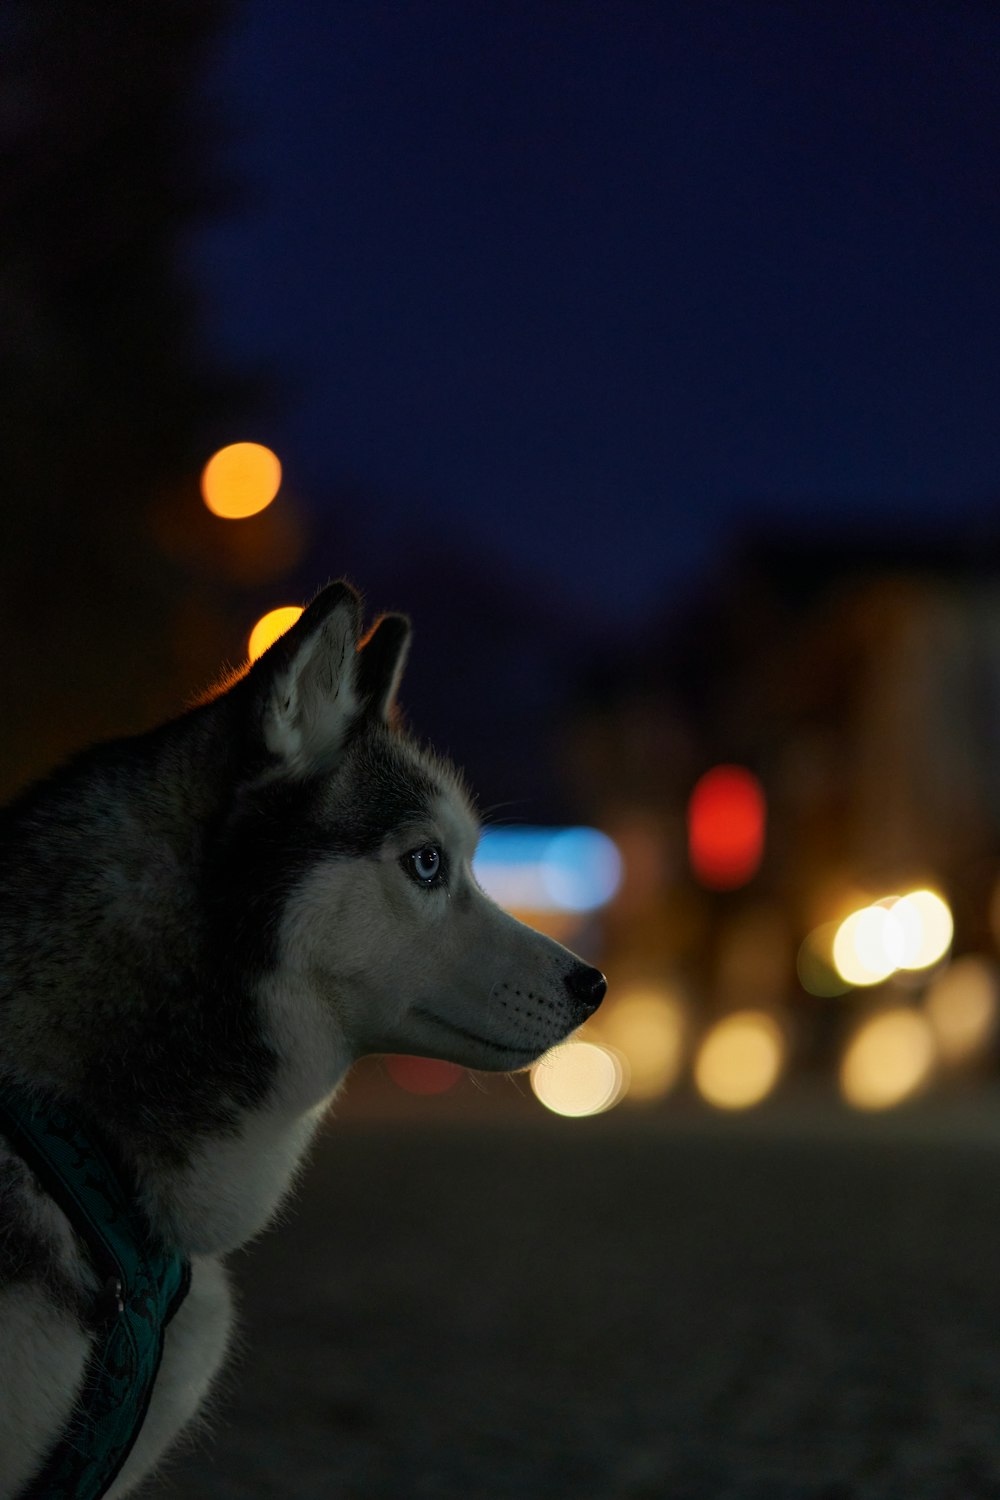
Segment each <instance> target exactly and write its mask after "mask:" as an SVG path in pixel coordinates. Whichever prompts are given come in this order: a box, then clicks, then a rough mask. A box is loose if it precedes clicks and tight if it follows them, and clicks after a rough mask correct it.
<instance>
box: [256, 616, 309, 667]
mask: <svg viewBox="0 0 1000 1500" xmlns="http://www.w3.org/2000/svg"><path fill="white" fill-rule="evenodd" d="M301 613H302V606H301V605H300V604H283V605H282V606H281V608H280V609H271V610H268V612H267V614H266V615H262V616H261V617H260V619H259V620H258V621H257V623H256V625H255V626H254V628H253V629H252V630H251V632H250V639H249V640H248V641H247V655H248V656H249V658H250V660H251V661H256V660H257V658H258V656H263V655H264V652H265V651H266V650H267V648H268V646H273V645H274V643H275V641H276V640H277V639H278V637H279V636H280V635H284V633H285V631H286V630H291V628H292V626H293V625H294V624H295V622H296V620H297V619H298V618H299V615H301Z"/></svg>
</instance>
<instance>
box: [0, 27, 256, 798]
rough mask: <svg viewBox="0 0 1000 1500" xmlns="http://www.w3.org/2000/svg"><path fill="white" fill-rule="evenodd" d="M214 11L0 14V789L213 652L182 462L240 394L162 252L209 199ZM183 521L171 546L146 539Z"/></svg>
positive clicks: (180, 272) (227, 601) (146, 704)
mask: <svg viewBox="0 0 1000 1500" xmlns="http://www.w3.org/2000/svg"><path fill="white" fill-rule="evenodd" d="M227 13H228V7H224V6H222V5H220V4H218V3H217V0H143V3H142V4H135V3H134V0H8V5H7V6H6V7H5V8H4V10H3V13H2V16H0V70H2V76H0V222H2V224H3V233H2V235H0V326H2V328H3V337H2V338H0V460H2V464H3V487H2V495H3V502H2V503H3V509H4V527H3V546H2V548H0V627H2V629H3V651H2V653H0V692H2V695H3V702H4V704H5V714H4V718H5V725H4V733H3V736H2V737H0V792H3V793H6V792H9V791H10V790H11V789H12V788H13V787H14V786H15V785H16V784H17V783H18V782H20V781H21V780H23V779H24V778H25V777H26V776H28V775H30V774H32V773H34V772H36V771H38V770H41V769H43V768H44V767H45V766H47V765H48V764H51V763H52V762H53V761H54V760H57V759H59V758H61V757H62V756H63V755H65V754H66V753H67V752H68V751H69V750H71V749H73V748H74V747H76V746H78V745H81V744H84V743H86V742H88V741H89V740H92V739H94V738H97V737H101V736H105V735H108V734H113V733H121V732H127V731H130V730H132V729H134V728H138V727H142V726H143V725H144V724H146V723H148V722H149V721H150V720H151V719H153V718H156V717H158V716H160V715H162V714H163V713H165V712H170V711H171V710H173V709H175V708H177V707H178V706H180V705H181V704H182V702H183V696H184V694H185V693H187V692H190V690H191V689H192V687H193V686H197V685H199V684H201V683H204V681H205V680H206V678H207V677H209V676H210V675H211V673H212V672H213V671H214V670H215V669H216V666H217V664H218V662H219V660H220V657H221V656H222V655H223V654H224V653H225V651H226V650H229V651H232V643H233V634H232V631H231V628H230V625H229V620H228V611H229V609H230V607H231V600H232V588H231V586H230V585H229V584H228V583H226V582H225V581H224V580H218V581H217V580H216V578H215V577H214V576H213V572H217V571H219V570H218V557H217V555H214V554H213V552H212V549H211V547H205V546H201V548H200V549H199V537H200V536H201V532H199V528H202V529H204V528H205V526H206V525H207V524H209V523H208V522H207V521H206V519H205V517H204V515H203V514H201V507H200V506H199V505H198V502H197V488H196V487H197V474H198V470H199V468H200V465H201V463H202V462H203V460H204V457H205V456H206V453H207V452H209V451H210V449H211V445H212V444H213V443H214V442H215V441H216V440H217V439H218V438H219V437H220V436H221V435H222V434H223V433H225V432H227V431H230V430H232V424H233V422H234V420H235V419H236V418H237V416H240V415H242V416H245V415H246V414H247V413H248V412H249V411H250V409H251V407H252V404H253V397H254V391H253V389H252V387H251V386H250V385H249V384H248V383H247V382H245V381H243V380H242V379H240V378H237V377H236V376H234V375H233V374H232V373H231V372H223V371H219V370H213V369H212V368H210V367H209V366H208V364H207V362H206V361H205V360H204V358H203V357H202V355H201V353H200V351H199V309H198V303H197V299H196V297H195V295H194V293H193V290H192V286H191V284H190V280H189V277H188V276H187V275H186V273H185V270H184V268H183V264H182V257H181V254H180V251H181V248H182V245H183V236H184V235H185V234H186V233H187V232H188V231H189V230H190V229H191V227H192V226H193V225H194V224H196V223H197V222H198V221H199V220H200V219H202V218H203V217H204V216H206V215H207V214H209V213H212V212H215V211H218V210H219V209H220V208H221V207H223V206H225V195H224V192H223V189H222V187H221V185H220V182H219V180H218V173H217V171H216V169H215V167H214V166H213V151H212V146H213V142H214V141H216V140H217V139H218V133H219V130H220V122H219V120H218V119H217V118H215V117H214V111H213V109H212V107H211V105H210V104H209V103H208V100H207V93H206V90H205V88H204V73H205V68H206V64H207V61H208V49H209V46H210V43H211V42H212V41H213V39H214V37H215V36H216V34H217V32H218V30H219V28H220V26H221V25H222V23H223V22H224V20H225V19H226V16H227ZM185 529H187V530H188V531H189V532H190V534H191V537H192V545H191V546H189V547H188V548H187V549H186V550H184V549H181V551H180V552H179V551H178V549H177V548H176V547H174V548H173V549H172V550H171V548H170V546H169V545H166V546H165V545H164V540H165V538H166V540H167V541H168V542H169V539H170V537H171V536H173V537H176V535H177V533H178V531H179V530H180V531H184V530H185ZM203 540H204V538H202V541H203Z"/></svg>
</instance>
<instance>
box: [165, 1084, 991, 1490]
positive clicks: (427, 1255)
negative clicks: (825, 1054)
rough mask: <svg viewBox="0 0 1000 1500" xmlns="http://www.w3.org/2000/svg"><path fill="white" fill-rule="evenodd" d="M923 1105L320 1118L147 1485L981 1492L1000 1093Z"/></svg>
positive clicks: (986, 1481)
mask: <svg viewBox="0 0 1000 1500" xmlns="http://www.w3.org/2000/svg"><path fill="white" fill-rule="evenodd" d="M925 1108H927V1109H929V1108H930V1106H927V1107H925ZM956 1108H957V1106H956ZM830 1110H831V1112H832V1106H830ZM934 1110H935V1111H936V1112H935V1113H930V1114H924V1115H920V1114H913V1115H910V1116H908V1117H904V1116H903V1115H902V1114H901V1115H899V1116H898V1117H896V1118H894V1119H890V1118H880V1119H873V1120H870V1121H869V1120H865V1119H853V1118H847V1117H843V1118H840V1117H839V1116H837V1115H835V1114H833V1113H831V1118H830V1119H827V1117H826V1116H825V1115H822V1116H821V1117H820V1119H819V1125H818V1127H817V1128H813V1126H812V1125H811V1124H810V1123H809V1121H807V1122H806V1124H805V1125H804V1126H803V1124H802V1122H801V1120H800V1119H799V1116H798V1115H796V1114H795V1112H791V1113H790V1114H789V1115H788V1117H787V1118H782V1117H777V1118H775V1119H772V1120H771V1121H770V1123H768V1121H767V1120H766V1118H764V1117H763V1116H762V1117H760V1118H755V1119H750V1118H747V1119H745V1120H744V1119H740V1120H735V1119H733V1120H730V1119H726V1118H722V1117H718V1116H712V1117H709V1116H707V1115H706V1114H701V1115H699V1116H698V1117H697V1118H694V1117H685V1118H684V1119H681V1120H679V1121H677V1120H673V1121H672V1120H670V1119H669V1118H651V1117H649V1116H646V1115H641V1114H634V1113H633V1114H630V1115H626V1114H625V1113H624V1112H623V1113H622V1114H621V1115H620V1116H619V1115H615V1116H614V1117H606V1118H597V1119H593V1120H586V1121H576V1122H567V1121H561V1120H556V1119H553V1118H551V1117H546V1118H535V1117H532V1118H531V1119H529V1120H525V1119H520V1118H519V1119H517V1120H512V1121H507V1120H499V1119H489V1120H488V1121H487V1122H486V1123H485V1124H483V1125H481V1126H477V1125H473V1126H470V1125H462V1126H455V1125H453V1124H450V1123H446V1122H442V1121H441V1120H440V1119H437V1118H433V1117H432V1118H430V1119H429V1120H427V1121H426V1122H421V1121H420V1120H419V1119H418V1120H416V1121H413V1120H411V1121H407V1122H402V1123H400V1122H393V1123H385V1122H381V1123H380V1122H375V1121H371V1120H360V1121H359V1120H356V1119H346V1120H343V1121H339V1122H338V1121H336V1120H334V1121H333V1122H332V1123H331V1124H330V1125H329V1127H328V1128H327V1129H326V1131H325V1132H324V1135H323V1138H322V1141H321V1143H320V1146H319V1149H318V1150H317V1152H316V1155H315V1157H314V1159H313V1161H312V1164H311V1167H310V1169H309V1172H308V1174H307V1176H306V1178H305V1180H304V1183H303V1186H302V1190H301V1191H300V1193H299V1195H298V1197H297V1198H296V1200H295V1204H294V1206H293V1208H292V1210H291V1212H290V1214H289V1216H288V1218H287V1221H286V1222H285V1223H284V1224H282V1225H280V1226H278V1228H276V1229H275V1230H274V1231H272V1232H270V1233H269V1234H268V1235H267V1236H266V1237H265V1238H264V1239H263V1240H262V1241H261V1242H260V1243H259V1244H257V1245H256V1246H254V1247H252V1248H251V1249H250V1250H249V1251H248V1252H247V1253H245V1254H241V1255H239V1256H237V1257H235V1259H234V1272H235V1276H236V1280H237V1284H238V1286H239V1288H240V1292H241V1300H242V1304H243V1316H242V1320H241V1323H242V1331H243V1335H244V1342H245V1347H244V1348H243V1349H242V1350H241V1352H240V1354H239V1356H238V1359H237V1360H236V1361H235V1363H234V1366H233V1368H232V1370H231V1372H230V1375H229V1377H228V1379H227V1380H226V1381H225V1383H224V1386H225V1388H224V1390H223V1392H222V1395H221V1397H220V1398H219V1399H218V1401H217V1402H216V1405H215V1411H214V1416H213V1419H212V1422H211V1424H210V1427H209V1429H208V1432H207V1433H206V1432H204V1431H203V1432H202V1433H201V1434H200V1435H199V1436H198V1438H197V1439H196V1440H195V1441H194V1442H193V1444H192V1445H190V1446H188V1447H187V1448H186V1449H185V1451H184V1452H183V1454H181V1455H180V1456H179V1457H178V1458H177V1459H175V1460H174V1462H173V1463H172V1465H171V1466H170V1468H169V1469H168V1471H167V1473H166V1476H165V1477H164V1478H163V1479H161V1480H159V1481H155V1482H153V1483H151V1484H149V1485H148V1486H147V1487H146V1489H145V1490H144V1491H143V1497H144V1500H147V1497H148V1500H257V1497H260V1500H263V1497H279V1496H280V1497H288V1500H410V1497H414V1500H417V1497H434V1500H438V1497H440V1500H480V1497H481V1500H501V1497H503V1500H515V1497H551V1500H660V1497H663V1500H702V1497H706V1500H750V1497H754V1500H807V1497H808V1500H848V1497H858V1500H922V1497H927V1500H931V1497H933V1500H951V1497H953V1500H976V1497H984V1500H985V1497H987V1496H990V1497H993V1496H996V1495H998V1494H1000V1194H998V1193H997V1190H996V1182H997V1175H998V1167H1000V1127H998V1126H997V1124H996V1123H995V1120H996V1119H1000V1105H994V1104H993V1103H992V1102H990V1101H987V1104H986V1105H984V1106H983V1107H982V1108H981V1109H980V1112H979V1114H976V1115H973V1116H970V1117H967V1116H966V1115H965V1114H963V1115H961V1116H960V1117H959V1118H958V1124H957V1126H956V1124H955V1120H954V1118H953V1116H952V1114H951V1113H950V1112H949V1107H948V1106H946V1105H944V1104H938V1105H936V1106H934Z"/></svg>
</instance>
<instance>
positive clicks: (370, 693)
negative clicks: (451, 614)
mask: <svg viewBox="0 0 1000 1500" xmlns="http://www.w3.org/2000/svg"><path fill="white" fill-rule="evenodd" d="M409 650H410V622H409V620H408V619H407V618H406V616H405V615H383V616H382V618H381V619H380V620H376V622H375V624H374V625H373V626H372V628H371V630H370V631H369V632H368V635H367V636H366V637H365V639H364V640H363V641H362V642H361V645H360V647H359V648H358V696H359V697H360V698H361V699H362V701H363V703H364V705H365V712H366V713H370V714H374V715H375V717H376V718H379V719H383V720H385V721H388V720H389V718H390V716H391V714H392V711H393V708H394V707H395V703H396V694H397V692H398V691H399V682H400V678H401V677H402V675H403V668H404V667H405V666H406V658H407V656H408V654H409Z"/></svg>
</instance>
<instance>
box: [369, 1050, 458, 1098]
mask: <svg viewBox="0 0 1000 1500" xmlns="http://www.w3.org/2000/svg"><path fill="white" fill-rule="evenodd" d="M385 1070H386V1072H387V1073H388V1075H389V1077H390V1078H391V1079H392V1081H393V1083H395V1084H398V1085H399V1087H400V1088H401V1089H405V1090H406V1092H407V1093H408V1094H445V1093H447V1092H448V1090H449V1089H450V1088H451V1087H452V1086H453V1085H454V1084H456V1083H457V1082H458V1080H459V1079H460V1078H461V1076H462V1074H463V1073H464V1072H465V1069H464V1068H460V1067H459V1066H458V1064H457V1063H451V1062H438V1061H437V1060H436V1059H435V1058H432V1057H409V1056H405V1055H404V1054H402V1053H394V1054H393V1055H392V1056H391V1057H387V1058H386V1059H385Z"/></svg>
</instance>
